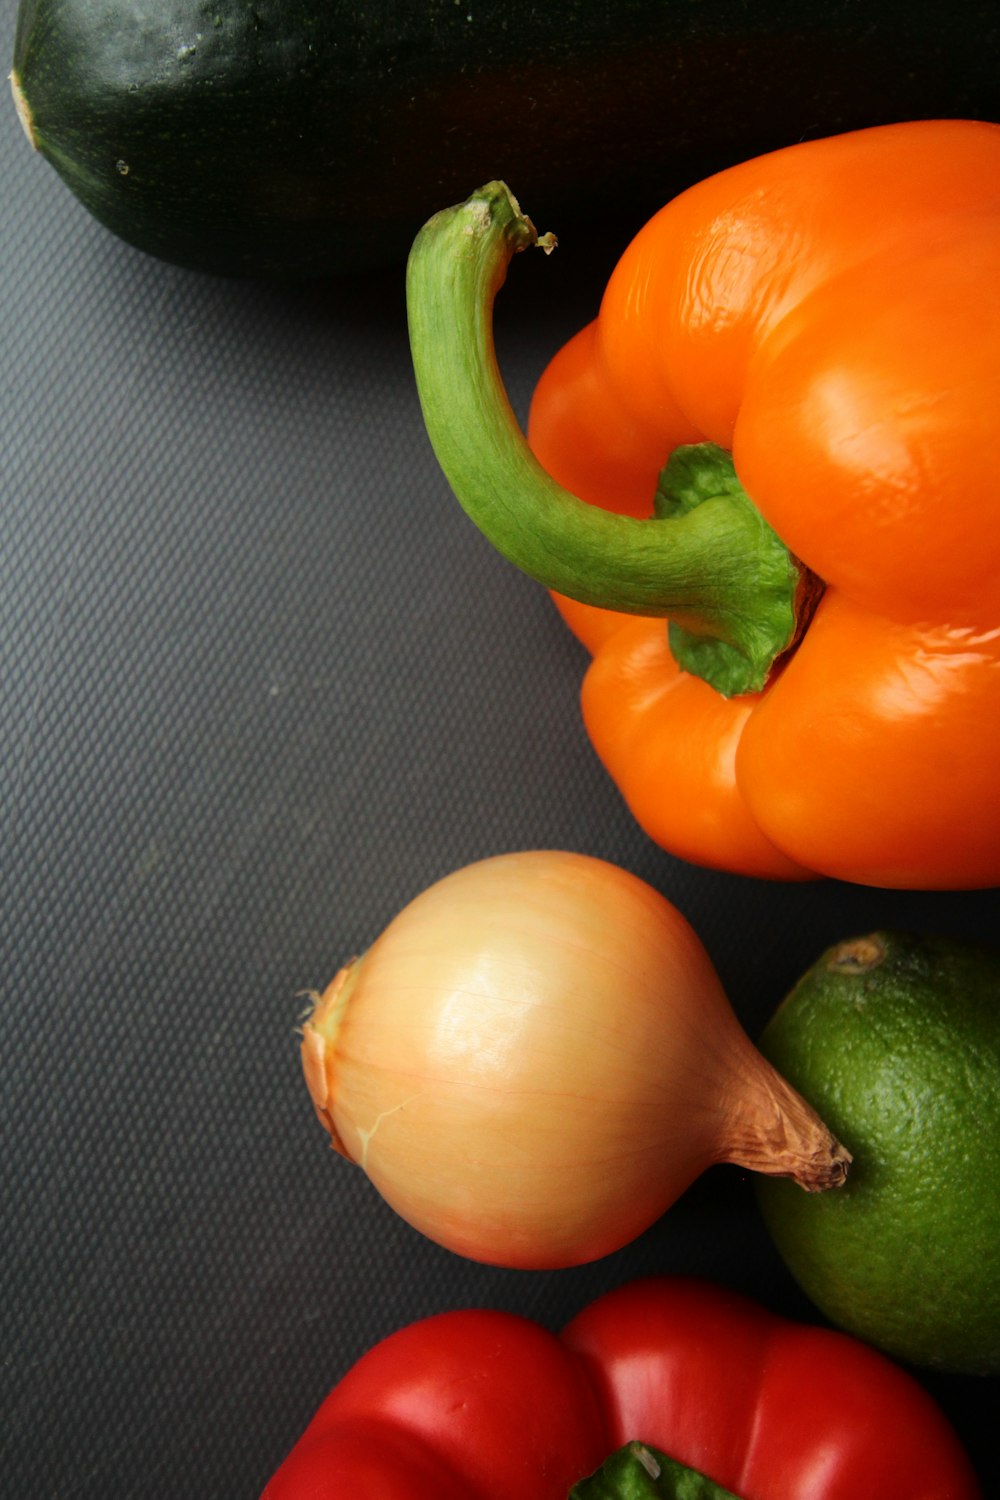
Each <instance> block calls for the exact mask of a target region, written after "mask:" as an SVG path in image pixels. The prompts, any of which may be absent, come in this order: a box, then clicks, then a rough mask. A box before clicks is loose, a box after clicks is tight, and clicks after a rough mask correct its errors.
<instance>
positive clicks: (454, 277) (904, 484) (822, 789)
mask: <svg viewBox="0 0 1000 1500" xmlns="http://www.w3.org/2000/svg"><path fill="white" fill-rule="evenodd" d="M534 243H542V244H543V246H544V247H545V248H550V245H551V240H550V238H548V237H546V238H543V239H542V240H539V237H538V236H537V234H536V232H535V230H534V227H533V226H532V225H531V223H530V221H529V220H528V219H526V218H525V216H524V215H523V214H522V213H521V212H520V210H519V208H518V207H517V204H516V203H515V202H514V201H513V199H512V198H511V197H510V195H509V193H508V192H507V190H506V188H505V187H504V185H503V184H498V183H495V184H491V185H490V186H489V187H488V188H485V189H483V190H482V192H481V193H479V194H475V195H473V197H472V198H470V199H469V200H468V202H467V203H466V204H463V205H459V206H458V207H457V208H455V209H452V210H447V211H445V213H444V214H439V215H437V216H436V217H435V219H433V220H431V221H430V223H429V224H428V225H427V226H426V227H425V229H424V230H423V231H422V232H421V234H420V235H419V236H418V238H417V241H416V243H415V245H414V248H413V251H412V253H411V257H410V268H409V273H408V280H409V291H408V296H409V304H410V322H411V344H412V348H413V356H414V365H415V369H416V372H417V380H418V388H419V390H420V395H421V401H422V403H423V408H424V415H425V420H426V423H427V427H428V431H429V433H430V436H431V439H432V441H433V443H434V446H435V449H436V451H437V453H438V457H439V459H440V461H441V463H442V467H443V468H444V471H445V473H446V475H447V477H448V478H449V480H450V482H451V484H452V487H453V489H454V490H455V492H456V494H457V495H458V497H459V499H460V500H461V501H462V503H463V504H464V505H465V507H466V509H467V510H468V511H469V513H470V514H471V515H472V516H473V519H475V520H476V521H477V522H478V524H479V525H480V526H481V527H482V529H483V530H484V531H485V532H486V534H487V535H488V536H489V537H490V538H491V539H492V540H493V541H494V542H495V543H496V545H497V546H498V547H499V548H500V549H501V551H503V552H504V553H505V554H506V555H507V556H508V557H510V558H511V559H512V560H513V561H514V562H516V563H517V564H518V565H519V566H521V567H522V568H524V569H525V570H526V571H527V572H529V573H530V574H531V575H532V576H533V577H535V578H537V579H538V580H539V581H540V582H542V583H544V584H545V585H546V586H547V587H549V588H550V589H551V590H552V591H553V592H554V594H555V596H556V600H557V603H558V605H559V607H560V609H561V611H562V613H563V615H564V616H565V618H566V620H567V621H568V623H569V624H570V626H571V627H572V629H573V630H574V631H575V632H576V634H577V635H578V636H579V637H580V639H581V640H582V641H583V642H584V644H585V645H586V646H587V647H588V649H589V651H590V652H591V653H592V657H593V660H592V662H591V665H590V667H589V669H588V671H587V674H586V679H585V682H584V687H583V712H584V719H585V723H586V726H587V729H588V731H589V733H590V735H591V738H592V740H593V743H594V745H595V748H596V750H597V752H598V754H599V755H600V757H601V759H602V760H603V761H604V763H605V765H606V766H607V768H608V769H609V771H610V772H611V774H612V776H613V777H614V778H615V780H616V781H617V783H618V784H619V786H620V787H621V790H622V792H623V794H624V796H625V798H626V800H627V802H628V804H629V805H630V807H631V808H632V810H633V812H634V814H635V816H636V817H637V818H638V820H639V822H640V823H641V824H642V826H643V827H644V828H645V829H646V830H647V831H648V832H649V833H650V834H651V836H652V837H653V838H654V839H656V840H657V841H658V842H660V843H661V844H663V845H664V846H665V847H666V848H668V849H670V850H672V851H673V852H675V853H677V854H679V855H681V856H682V857H684V858H686V859H689V860H692V861H694V862H697V863H701V864H706V865H710V866H715V867H719V868H723V869H729V870H734V871H739V872H742V873H746V874H750V875H755V876H760V877H766V878H774V879H803V878H808V877H810V876H814V875H827V876H833V877H836V878H839V879H842V880H847V881H854V882H860V883H864V884H869V885H878V886H887V887H901V888H937V889H944V888H953V889H963V888H964V889H971V888H975V887H984V886H992V885H996V884H1000V798H998V797H997V795H996V790H995V787H996V778H997V771H996V766H997V761H998V755H1000V489H998V483H997V479H996V477H995V474H994V471H993V465H992V456H993V453H994V449H995V446H996V438H997V435H998V426H1000V417H998V413H1000V126H997V125H993V124H986V123H979V122H974V121H959V120H951V121H920V122H915V123H907V124H899V125H889V126H882V127H878V128H875V129H871V130H864V131H856V132H852V133H850V134H847V135H842V136H837V137H833V138H830V139H826V140H820V141H814V142H809V143H805V144H799V145H795V146H791V147H788V148H786V149H784V150H781V151H776V152H773V153H771V154H769V155H767V156H764V157H761V158H758V159H757V160H754V161H749V162H745V163H743V164H741V165H739V166H736V167H733V168H731V169H729V170H727V171H724V172H721V173H719V174H718V175H716V176H714V177H712V178H709V179H708V180H707V181H705V182H702V183H700V184H698V185H697V186H695V187H692V188H690V189H688V190H687V191H686V192H684V193H682V194H681V195H680V196H679V197H678V198H676V199H674V200H673V201H672V202H671V203H669V204H668V205H667V206H666V207H665V208H663V209H662V210H661V211H660V212H659V213H658V214H657V215H655V216H654V218H653V219H651V220H650V222H649V223H648V224H647V225H646V226H645V228H643V229H642V230H641V231H640V233H639V234H638V235H637V237H636V238H635V240H634V241H633V243H632V244H631V245H630V246H629V247H628V249H627V250H626V251H625V253H624V255H623V256H622V258H621V261H620V262H619V264H618V266H617V267H616V269H615V271H614V273H613V275H612V277H611V280H610V282H609V284H608V287H607V290H606V292H605V294H604V298H603V301H602V304H601V308H600V312H599V315H598V317H597V318H596V320H595V321H594V322H592V323H591V324H589V325H588V326H587V327H586V328H584V329H583V330H582V331H581V332H580V333H579V334H577V335H576V336H575V338H573V339H572V340H571V341H570V342H569V343H568V344H567V345H566V347H565V348H564V349H562V350H561V351H560V352H559V353H558V354H557V355H556V357H555V358H554V359H553V360H552V362H551V364H550V365H549V366H548V368H547V369H546V371H545V372H544V374H543V376H542V378H541V381H540V382H539V385H538V388H537V391H536V393H535V396H534V400H533V403H532V410H531V415H530V421H529V430H528V440H526V439H525V436H524V434H523V433H521V432H520V430H519V429H518V427H517V423H516V420H515V419H514V416H513V413H512V412H511V410H510V406H509V403H508V402H507V400H506V396H505V394H504V391H503V386H502V383H501V380H500V376H499V373H498V371H497V368H496V361H495V357H494V353H493V348H492V331H491V309H492V299H493V297H494V295H495V293H496V291H497V290H498V288H499V286H500V285H501V284H502V282H503V279H504V277H505V275H506V270H507V266H508V264H509V262H510V260H511V258H512V256H513V254H514V253H515V251H516V250H519V249H521V248H524V247H526V246H528V245H530V244H534ZM529 440H530V448H529ZM668 458H669V460H670V462H669V463H667V464H666V468H664V464H665V462H666V461H667V460H668ZM661 471H662V472H661ZM658 476H659V477H658ZM654 497H655V498H654ZM581 502H588V503H586V504H583V503H581ZM664 617H666V618H668V619H669V622H670V623H669V627H668V628H667V629H665V628H664V625H663V619H664Z"/></svg>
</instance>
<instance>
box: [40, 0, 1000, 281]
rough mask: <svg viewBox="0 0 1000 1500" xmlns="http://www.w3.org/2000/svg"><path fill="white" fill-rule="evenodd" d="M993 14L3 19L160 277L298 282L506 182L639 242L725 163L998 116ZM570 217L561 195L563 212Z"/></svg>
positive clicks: (103, 209)
mask: <svg viewBox="0 0 1000 1500" xmlns="http://www.w3.org/2000/svg"><path fill="white" fill-rule="evenodd" d="M998 9H1000V8H998V7H996V5H995V0H953V3H950V4H949V5H946V6H943V5H941V3H940V0H910V3H908V4H906V3H902V0H827V3H826V4H824V5H819V6H817V5H816V4H815V3H814V0H756V3H751V4H748V3H746V0H620V3H614V0H564V3H562V4H558V5H557V4H552V3H526V0H511V3H508V4H496V3H489V0H463V3H461V4H457V3H454V0H418V3H415V4H406V3H395V4H393V3H386V0H373V3H370V4H366V3H364V0H357V3H345V0H255V3H254V0H214V3H212V0H21V5H20V9H19V12H18V23H17V31H16V38H15V53H14V68H13V75H12V78H13V81H14V83H15V86H16V88H17V89H19V91H20V94H21V96H22V108H23V110H24V116H25V117H26V119H25V123H26V128H28V129H29V131H30V137H31V139H32V140H33V142H34V144H35V145H36V146H37V148H38V150H39V151H40V152H41V154H42V155H43V156H44V157H46V158H47V160H48V161H49V162H50V163H51V164H52V166H53V167H54V168H55V169H56V171H57V172H58V173H59V174H60V176H61V177H62V178H63V179H64V181H65V182H66V183H67V185H68V186H69V187H70V188H71V189H72V191H73V192H74V193H75V194H76V196H77V197H78V198H79V199H80V200H81V201H82V202H83V203H84V204H85V206H86V207H87V208H88V209H89V210H90V211H91V213H93V214H94V215H95V216H96V218H97V219H99V220H100V221H101V222H102V223H103V224H105V225H106V226H107V227H108V228H109V229H111V230H112V231H114V233H116V234H117V235H119V236H121V237H122V238H123V239H125V240H127V241H129V242H130V243H132V244H134V245H136V246H138V247H139V248H140V249H142V250H144V251H147V252H149V253H151V254H153V255H156V256H159V257H161V258H163V259H165V260H168V261H173V262H176V263H179V264H181V265H186V266H191V267H195V268H198V269H201V270H206V271H212V272H220V273H224V274H229V275H274V276H290V277H307V276H319V275H329V274H334V273H341V272H345V271H352V270H358V269H360V268H364V267H367V266H376V265H382V264H385V263H388V262H390V261H393V260H396V259H399V258H401V257H402V256H404V255H405V253H406V250H407V248H408V246H409V244H410V242H411V240H412V238H413V236H414V234H415V233H416V231H417V230H418V229H419V227H420V225H421V224H422V223H423V222H424V220H425V219H426V218H428V217H429V215H430V214H431V213H432V212H434V211H435V210H436V209H438V208H441V207H443V206H445V205H447V204H450V203H452V202H455V201H456V200H459V199H463V198H465V197H466V196H467V195H468V193H469V192H470V191H472V190H473V189H474V188H475V187H476V186H478V185H479V184H480V183H481V182H485V181H488V180H490V179H492V178H496V177H501V178H504V179H505V180H506V181H508V182H509V183H510V184H511V186H512V188H513V189H514V191H515V192H516V193H517V194H518V196H519V197H520V199H521V201H522V203H524V204H525V205H526V206H527V207H528V208H529V210H533V211H534V212H535V213H536V214H544V215H545V216H546V218H547V219H549V218H551V217H553V216H554V215H556V214H562V215H563V216H564V218H563V220H562V224H561V227H565V223H566V219H567V218H568V219H569V220H570V222H573V221H574V220H575V219H576V218H585V217H589V218H590V219H591V220H593V218H594V216H595V215H600V216H604V215H605V214H608V213H610V212H613V211H616V210H618V209H625V210H627V212H628V213H629V215H630V216H632V217H633V218H634V219H635V220H636V224H638V222H641V219H642V218H644V217H645V216H646V215H647V214H648V213H650V212H652V211H653V210H654V209H655V208H657V207H659V205H660V204H661V203H662V202H664V201H665V200H666V198H667V197H669V196H670V195H671V194H672V193H673V192H676V191H677V190H678V189H679V188H681V187H683V186H685V185H686V184H687V183H688V182H691V181H693V180H695V179H696V178H698V177H699V176H702V175H705V174H706V173H707V172H709V171H714V170H716V169H718V168H719V167H721V166H724V165H726V164H728V163H729V162H731V161H735V160H738V159H740V158H743V157H748V156H752V155H755V154H757V153H758V152H760V151H763V150H769V149H772V148H774V147H776V146H780V145H785V144H788V143H789V142H791V141H793V140H798V139H800V138H803V137H806V136H817V135H827V134H832V133H835V132H837V131H840V130H846V129H852V128H855V127H858V126H862V125H871V124H879V123H883V122H885V121H888V120H894V119H911V118H928V117H932V116H935V115H951V116H965V117H971V118H980V119H992V118H996V117H997V115H998V113H1000V71H998V70H997V68H996V61H995V60H996V57H997V55H998V52H1000V17H998V14H997V12H998ZM584 200H585V201H584Z"/></svg>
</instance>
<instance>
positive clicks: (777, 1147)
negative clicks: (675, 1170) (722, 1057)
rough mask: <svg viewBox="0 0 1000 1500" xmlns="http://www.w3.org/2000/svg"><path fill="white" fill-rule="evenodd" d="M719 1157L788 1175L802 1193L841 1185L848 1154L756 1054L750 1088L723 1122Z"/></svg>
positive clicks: (765, 1172) (766, 1173) (767, 1172)
mask: <svg viewBox="0 0 1000 1500" xmlns="http://www.w3.org/2000/svg"><path fill="white" fill-rule="evenodd" d="M722 1159H723V1160H725V1161H727V1162H729V1163H730V1164H731V1165H733V1166H737V1167H746V1168H748V1169H749V1170H750V1171H751V1172H760V1173H762V1174H763V1175H764V1176H765V1177H790V1178H791V1179H792V1180H793V1182H797V1183H798V1185H799V1187H801V1188H804V1189H805V1191H806V1192H807V1193H823V1192H826V1191H827V1189H828V1188H836V1187H842V1186H843V1184H844V1182H845V1181H846V1180H847V1172H848V1168H849V1167H850V1165H851V1161H852V1157H851V1153H850V1152H849V1151H848V1150H847V1149H846V1147H844V1146H842V1145H841V1144H840V1142H839V1141H838V1140H837V1138H836V1137H835V1136H834V1135H832V1134H831V1132H830V1131H829V1130H828V1129H827V1127H826V1126H825V1125H824V1124H823V1121H822V1120H821V1119H820V1117H819V1115H818V1114H817V1113H816V1111H815V1110H814V1109H813V1108H812V1106H811V1105H810V1104H807V1103H806V1101H805V1100H804V1099H803V1098H802V1096H801V1094H799V1093H797V1092H796V1090H795V1089H793V1088H792V1086H791V1084H790V1083H787V1082H786V1081H785V1079H784V1078H782V1076H781V1074H780V1073H778V1072H777V1070H776V1069H775V1068H773V1067H772V1066H771V1064H770V1063H769V1062H767V1061H766V1059H765V1058H764V1057H763V1056H762V1055H761V1054H757V1060H756V1063H755V1070H754V1082H753V1088H752V1089H751V1090H749V1091H748V1092H747V1093H746V1095H745V1097H744V1096H740V1103H739V1105H738V1106H737V1107H735V1108H734V1110H733V1113H732V1115H731V1117H730V1119H729V1120H728V1121H727V1125H726V1143H725V1150H724V1152H723V1153H722Z"/></svg>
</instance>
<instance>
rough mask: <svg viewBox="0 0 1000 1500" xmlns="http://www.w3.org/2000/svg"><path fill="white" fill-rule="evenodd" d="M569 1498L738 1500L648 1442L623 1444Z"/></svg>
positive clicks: (696, 1470)
mask: <svg viewBox="0 0 1000 1500" xmlns="http://www.w3.org/2000/svg"><path fill="white" fill-rule="evenodd" d="M569 1500H739V1496H738V1495H734V1494H733V1493H732V1491H731V1490H724V1489H723V1488H722V1486H721V1484H716V1483H715V1481H714V1480H713V1479H709V1478H708V1476H707V1474H702V1473H701V1472H700V1471H699V1470H698V1469H689V1468H688V1467H687V1465H686V1464H681V1463H678V1462H677V1460H676V1459H675V1458H669V1457H668V1456H667V1455H666V1454H665V1453H661V1452H660V1450H659V1449H658V1448H653V1447H650V1445H649V1444H648V1443H635V1442H633V1443H626V1445H625V1447H624V1448H619V1449H618V1452H617V1453H613V1454H612V1455H611V1457H610V1458H609V1459H607V1460H606V1461H605V1462H604V1463H603V1464H602V1465H601V1467H600V1468H599V1469H598V1470H597V1472H596V1473H595V1474H591V1475H590V1477H589V1479H581V1480H580V1482H579V1484H575V1485H574V1486H573V1488H572V1490H570V1494H569Z"/></svg>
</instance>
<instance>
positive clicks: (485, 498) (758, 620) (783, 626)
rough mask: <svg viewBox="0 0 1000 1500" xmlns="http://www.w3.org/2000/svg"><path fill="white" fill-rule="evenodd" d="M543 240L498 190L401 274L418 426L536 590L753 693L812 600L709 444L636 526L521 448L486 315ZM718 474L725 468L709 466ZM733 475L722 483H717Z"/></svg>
mask: <svg viewBox="0 0 1000 1500" xmlns="http://www.w3.org/2000/svg"><path fill="white" fill-rule="evenodd" d="M554 244H555V241H554V240H553V238H552V236H550V235H543V236H539V235H538V233H537V232H536V230H535V227H534V225H533V224H532V222H531V220H530V219H528V218H527V217H526V216H525V215H524V214H523V213H522V212H521V210H520V208H519V207H518V205H517V202H516V200H515V199H514V197H513V196H512V194H511V193H510V191H509V189H508V188H507V187H506V186H505V184H504V183H502V182H492V183H489V184H487V186H486V187H484V188H481V189H480V190H479V192H477V193H473V194H472V196H471V197H470V198H468V199H467V200H466V202H465V203H461V204H458V205H457V206H455V207H454V208H449V209H445V210H444V211H443V212H442V213H439V214H436V215H435V216H434V218H433V219H431V220H430V221H429V223H427V224H426V225H425V226H424V228H423V229H422V230H421V231H420V233H419V234H418V236H417V238H416V240H415V242H414V245H413V248H412V250H411V252H410V259H409V265H408V267H407V307H408V315H409V324H410V346H411V351H412V355H413V364H414V370H415V373H416V379H417V388H418V391H419V394H420V401H421V405H422V407H423V413H424V421H425V423H426V426H427V431H428V434H429V436H430V439H431V443H432V444H433V447H434V451H435V453H436V454H437V458H438V461H439V463H440V464H441V467H442V469H443V470H444V473H445V475H446V477H447V479H448V482H449V483H450V485H451V487H452V489H453V490H454V492H455V494H456V496H457V497H458V500H459V501H460V503H461V504H462V506H463V507H464V509H465V510H466V512H467V513H468V515H469V516H470V517H471V518H472V520H473V521H475V523H476V524H477V526H478V527H479V528H480V530H481V531H482V532H483V533H484V534H485V535H486V536H487V537H488V538H489V540H490V541H491V542H492V543H493V545H494V546H495V547H496V548H497V549H498V550H499V551H500V552H502V553H503V555H504V556H505V557H506V558H507V559H508V560H509V561H510V562H512V563H514V564H516V566H517V567H519V568H521V569H522V571H523V572H525V573H527V574H528V575H529V576H530V577H532V578H534V579H536V580H537V581H538V582H539V583H542V584H544V585H545V587H546V588H549V589H554V590H555V591H556V592H558V593H561V594H566V595H568V596H569V597H571V598H573V599H578V600H580V601H582V602H583V603H585V604H596V605H600V606H603V607H604V608H607V609H615V610H622V611H625V612H627V613H629V614H637V615H654V616H663V617H669V618H670V619H671V621H672V627H671V649H672V650H673V651H674V654H675V656H677V658H678V661H679V662H680V664H681V666H682V667H684V668H685V669H686V670H688V671H691V672H694V673H695V674H696V675H698V676H700V677H703V678H705V680H706V681H708V682H710V683H711V684H712V686H713V687H715V688H717V689H718V691H719V692H721V693H724V694H725V695H726V696H727V697H728V696H731V695H733V694H736V693H748V692H756V691H758V690H759V689H760V688H761V687H763V686H764V683H765V682H766V680H767V677H768V674H769V672H770V670H771V667H772V665H773V663H774V661H775V660H776V658H777V657H778V656H780V655H781V654H782V653H783V652H785V651H787V650H788V649H789V647H791V646H792V645H793V644H794V643H795V640H796V639H797V637H798V635H799V633H800V621H801V619H802V616H803V614H804V611H805V608H806V606H807V601H808V599H809V597H810V594H811V592H812V588H811V585H812V584H813V583H814V580H812V579H811V575H809V574H808V573H807V572H806V570H804V569H803V568H802V567H801V565H800V564H799V563H798V562H797V561H796V560H795V559H794V558H793V557H792V556H791V554H790V553H789V551H788V549H787V548H786V547H785V545H784V543H783V542H782V541H781V540H780V538H779V537H778V536H777V535H776V534H775V532H774V531H773V530H772V529H771V527H770V526H768V525H767V523H766V522H765V521H764V519H763V517H762V516H761V515H760V514H759V513H758V511H757V510H756V509H755V507H754V506H753V504H752V502H751V501H750V500H749V498H748V497H747V495H746V493H745V492H744V490H743V489H742V487H741V486H740V484H739V482H738V480H736V477H735V474H734V473H733V471H732V464H731V460H730V459H729V458H728V455H727V454H725V453H724V451H723V450H721V449H718V448H715V447H714V445H712V444H703V445H697V446H696V447H694V448H691V449H686V450H679V452H681V453H686V454H688V455H699V454H701V455H702V457H703V458H705V459H707V466H706V465H702V466H701V472H697V473H696V472H695V470H696V469H697V468H698V465H697V463H694V464H692V462H691V461H690V460H688V461H687V463H686V470H685V474H684V484H683V485H682V491H681V492H680V494H679V496H678V493H677V492H674V493H673V494H672V493H671V490H670V480H669V472H668V471H665V475H666V476H667V478H666V480H665V481H663V482H661V488H662V484H664V483H665V484H666V489H665V491H664V492H663V493H662V494H661V496H660V501H659V503H658V510H657V513H656V514H655V515H654V516H652V517H650V518H649V519H646V520H639V519H636V518H635V517H631V516H621V515H617V514H614V513H612V512H610V511H606V510H602V509H601V508H600V507H598V506H594V505H587V504H585V503H584V502H583V501H582V500H579V499H577V497H576V496H575V495H572V494H570V492H569V491H568V490H565V489H563V488H562V486H561V485H558V484H557V483H556V482H555V480H554V479H552V477H551V476H550V475H549V474H548V473H546V471H545V470H544V469H543V468H542V466H541V464H540V463H539V462H538V460H537V459H536V458H535V456H534V454H533V453H532V452H531V449H530V448H529V447H528V443H527V439H526V438H525V436H524V434H523V432H522V431H521V429H520V426H519V424H518V421H517V418H516V416H515V415H514V412H513V410H512V409H511V405H510V402H509V401H508V399H507V394H506V392H505V390H504V387H503V382H502V380H501V377H500V372H499V369H498V367H497V360H496V353H495V350H494V346H493V301H494V298H495V296H496V294H497V292H498V291H499V289H500V287H501V286H502V285H503V282H504V280H505V278H506V275H507V268H508V266H509V265H510V262H511V260H512V259H513V257H514V255H515V254H516V253H517V251H519V250H524V249H527V248H528V247H529V246H532V245H538V246H540V247H541V248H542V249H544V250H546V251H549V250H551V249H552V248H553V247H554ZM720 455H721V457H722V460H723V461H724V462H723V463H722V464H721V465H720V461H719V456H720ZM727 464H728V473H725V472H723V471H724V470H725V468H726V465H727Z"/></svg>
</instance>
